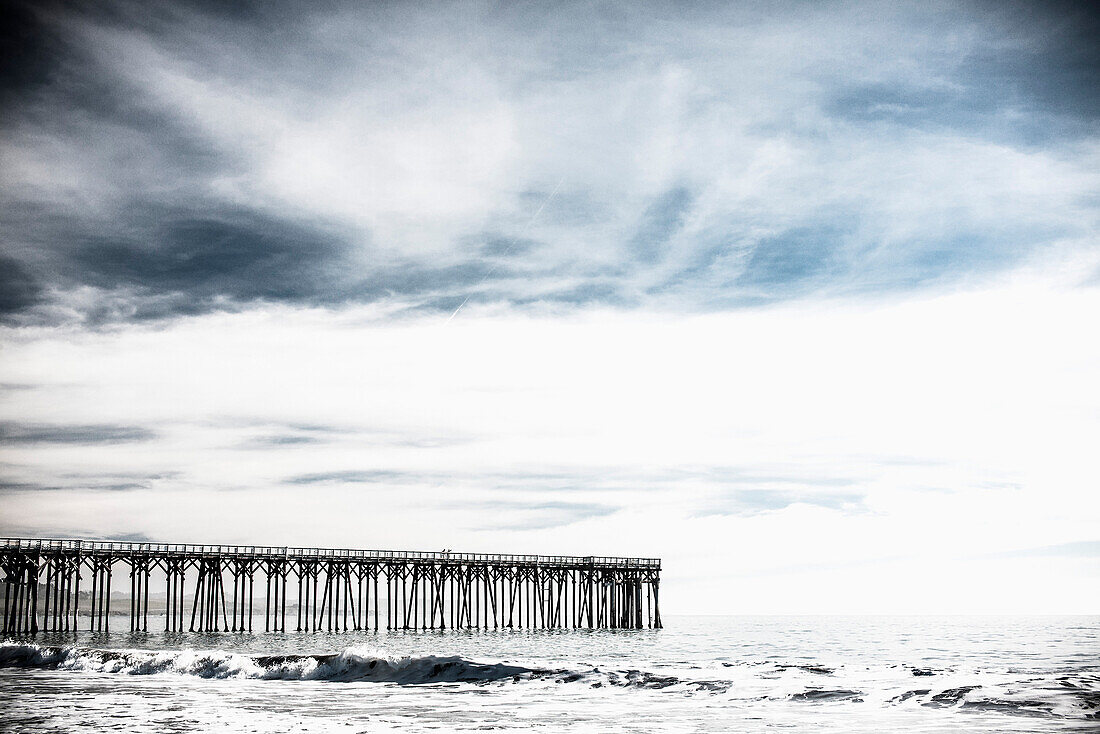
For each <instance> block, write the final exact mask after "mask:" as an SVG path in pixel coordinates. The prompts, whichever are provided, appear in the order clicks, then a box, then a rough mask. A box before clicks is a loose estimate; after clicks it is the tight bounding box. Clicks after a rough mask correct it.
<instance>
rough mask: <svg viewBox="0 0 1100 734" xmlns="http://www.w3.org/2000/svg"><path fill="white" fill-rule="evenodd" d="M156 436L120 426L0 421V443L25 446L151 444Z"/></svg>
mask: <svg viewBox="0 0 1100 734" xmlns="http://www.w3.org/2000/svg"><path fill="white" fill-rule="evenodd" d="M156 437H157V433H156V432H155V431H153V430H151V429H149V428H145V427H143V426H128V425H118V424H90V425H66V424H60V425H58V424H49V423H20V422H15V421H0V442H3V443H6V444H9V445H26V444H85V445H91V444H118V443H131V442H135V441H150V440H152V439H154V438H156Z"/></svg>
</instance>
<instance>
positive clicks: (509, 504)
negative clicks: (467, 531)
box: [450, 500, 621, 532]
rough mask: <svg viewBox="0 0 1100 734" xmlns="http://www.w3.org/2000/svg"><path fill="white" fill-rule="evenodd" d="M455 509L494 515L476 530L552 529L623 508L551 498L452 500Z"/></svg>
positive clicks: (609, 513)
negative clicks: (550, 499)
mask: <svg viewBox="0 0 1100 734" xmlns="http://www.w3.org/2000/svg"><path fill="white" fill-rule="evenodd" d="M450 507H452V508H453V509H456V510H462V511H466V512H471V511H472V512H474V513H476V514H477V515H478V516H480V517H484V516H490V517H492V518H493V519H492V521H491V522H484V521H482V522H481V523H480V524H477V525H475V526H474V527H472V528H471V529H472V530H475V531H476V530H481V531H487V530H493V531H504V532H507V531H514V530H548V529H551V528H561V527H566V526H568V525H572V524H574V523H577V522H581V521H583V520H592V519H596V518H601V517H607V516H608V515H611V514H613V513H615V512H617V511H619V510H620V509H621V508H620V507H616V506H613V505H607V504H601V503H596V502H548V501H535V502H525V501H507V500H500V501H497V500H492V501H474V502H462V503H457V502H456V503H452V504H451V505H450Z"/></svg>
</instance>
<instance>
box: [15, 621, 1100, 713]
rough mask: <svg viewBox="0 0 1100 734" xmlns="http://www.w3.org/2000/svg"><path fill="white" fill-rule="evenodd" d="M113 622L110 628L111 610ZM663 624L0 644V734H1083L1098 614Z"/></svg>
mask: <svg viewBox="0 0 1100 734" xmlns="http://www.w3.org/2000/svg"><path fill="white" fill-rule="evenodd" d="M113 624H114V625H115V626H116V627H117V626H127V622H126V619H125V617H120V618H117V619H116V620H115V621H114V622H113ZM153 624H154V621H153V620H152V619H151V620H150V625H151V626H152V625H153ZM666 624H667V626H666V628H665V629H663V630H642V631H588V630H568V631H560V630H558V631H526V630H524V631H515V630H513V631H507V630H497V631H493V630H488V631H468V632H461V631H447V632H444V633H440V632H396V633H386V632H380V633H374V632H364V633H343V634H325V633H287V634H265V633H259V634H253V635H239V634H236V635H235V634H232V633H229V634H226V633H222V634H166V633H163V632H149V633H145V634H131V633H129V632H112V633H109V634H95V633H90V632H81V633H79V634H78V635H76V636H74V635H71V634H70V635H42V634H39V635H38V636H37V637H36V638H34V639H25V638H24V639H9V640H6V641H5V642H4V643H3V644H2V646H0V727H2V728H3V729H4V730H6V731H27V732H66V731H85V732H87V731H92V732H100V731H125V732H158V734H162V733H163V732H206V731H239V732H315V731H316V732H386V731H401V732H427V731H433V732H438V731H485V730H494V731H521V730H522V731H529V730H539V731H546V732H556V731H600V732H655V731H661V732H666V731H667V732H763V731H805V730H813V731H837V732H841V731H843V732H884V731H905V732H971V731H972V732H1046V731H1089V732H1095V731H1100V617H988V618H985V617H981V618H978V617H942V618H941V617H676V616H669V617H668V618H667V622H666Z"/></svg>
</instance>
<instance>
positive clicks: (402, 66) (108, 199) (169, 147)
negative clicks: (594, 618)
mask: <svg viewBox="0 0 1100 734" xmlns="http://www.w3.org/2000/svg"><path fill="white" fill-rule="evenodd" d="M85 5H86V4H78V3H49V2H46V3H30V4H19V3H15V4H13V5H10V6H8V7H6V8H5V10H4V11H3V13H4V14H5V16H6V17H4V18H3V19H2V21H0V28H2V29H3V30H0V36H2V38H0V49H2V54H3V62H2V64H0V534H4V535H8V536H26V537H38V536H44V537H89V538H91V537H95V538H117V539H134V540H158V541H168V542H199V543H202V542H205V543H214V542H217V543H264V544H277V545H284V544H285V545H307V546H322V547H354V548H379V549H385V548H393V549H417V550H440V549H443V548H450V549H453V550H456V551H469V552H502V553H540V554H549V553H556V554H573V555H624V556H644V557H660V558H661V559H662V562H663V572H662V583H663V587H664V594H662V603H663V609H664V610H667V612H668V613H673V614H674V613H787V614H799V613H891V614H893V613H1098V612H1100V584H1097V583H1096V581H1097V579H1098V578H1100V493H1098V491H1097V490H1098V485H1100V451H1097V448H1096V447H1097V445H1100V339H1097V338H1096V333H1097V322H1098V316H1100V235H1098V232H1100V93H1098V92H1097V90H1098V89H1100V42H1098V41H1097V39H1100V22H1098V19H1097V13H1096V12H1095V10H1094V9H1092V8H1090V6H1089V4H1088V3H1080V4H1075V3H1060V4H1056V3H1020V2H1008V3H984V2H983V3H968V2H952V3H937V2H919V3H907V2H890V3H885V2H884V3H875V2H815V3H809V2H805V3H803V2H771V3H753V2H744V3H682V4H680V3H648V2H631V3H593V2H578V3H567V2H554V3H545V2H544V3H483V2H454V3H450V2H441V3H411V2H379V3H357V2H356V3H352V2H349V3H342V2H318V3H310V4H307V5H302V4H295V3H283V2H255V3H251V2H241V3H233V4H224V3H210V2H202V1H195V0H192V1H190V2H189V1H187V0H182V1H179V2H171V3H168V2H155V1H154V2H114V1H108V2H104V3H97V4H95V5H94V7H85Z"/></svg>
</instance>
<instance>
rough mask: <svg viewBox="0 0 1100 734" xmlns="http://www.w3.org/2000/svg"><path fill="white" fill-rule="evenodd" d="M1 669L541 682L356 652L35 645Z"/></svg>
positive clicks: (489, 667)
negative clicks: (275, 652)
mask: <svg viewBox="0 0 1100 734" xmlns="http://www.w3.org/2000/svg"><path fill="white" fill-rule="evenodd" d="M0 667H5V668H13V667H16V668H41V669H47V670H72V671H84V672H90V673H121V674H126V675H157V674H174V675H188V676H195V677H198V678H251V679H257V680H318V681H322V680H323V681H374V682H379V683H402V684H418V683H455V682H463V683H480V682H491V681H500V680H506V679H516V680H519V679H521V678H524V677H528V678H530V677H535V676H538V675H540V674H546V673H547V672H548V671H539V670H536V669H533V668H526V667H522V666H518V665H508V664H506V663H476V662H472V661H469V660H464V659H462V658H460V657H437V656H434V655H428V656H424V657H408V658H399V659H391V658H385V657H376V656H372V655H368V654H366V653H364V652H361V651H357V650H355V649H349V650H344V651H343V652H339V653H335V654H331V655H241V654H237V653H230V652H222V651H191V650H182V651H178V650H162V651H152V650H96V649H81V648H76V647H48V646H41V645H34V644H18V643H16V644H12V643H4V644H3V645H0Z"/></svg>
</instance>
